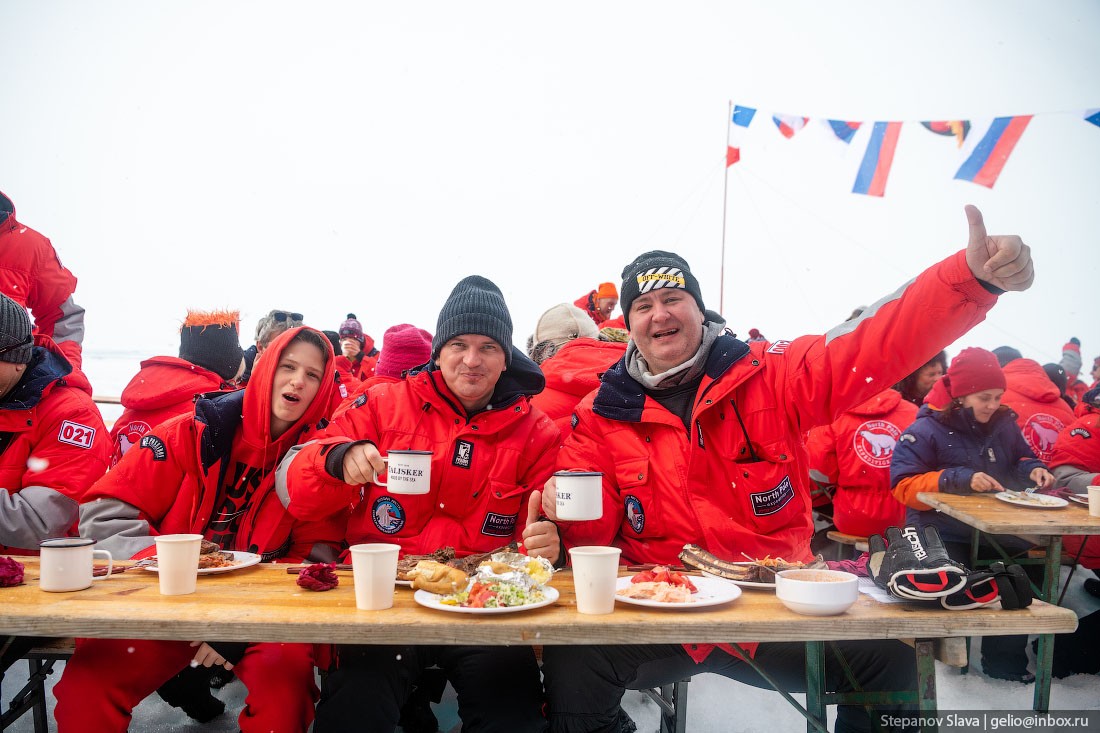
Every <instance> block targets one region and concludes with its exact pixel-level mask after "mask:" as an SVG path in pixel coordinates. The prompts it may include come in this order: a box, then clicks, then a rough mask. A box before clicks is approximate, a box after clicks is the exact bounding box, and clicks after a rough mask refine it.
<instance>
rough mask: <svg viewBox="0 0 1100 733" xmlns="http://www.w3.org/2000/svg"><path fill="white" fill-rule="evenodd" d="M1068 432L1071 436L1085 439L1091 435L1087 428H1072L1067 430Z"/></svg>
mask: <svg viewBox="0 0 1100 733" xmlns="http://www.w3.org/2000/svg"><path fill="white" fill-rule="evenodd" d="M1069 434H1070V437H1071V438H1084V439H1085V440H1088V439H1089V438H1091V437H1092V433H1090V432H1089V431H1088V430H1085V429H1084V428H1074V429H1073V430H1070V431H1069Z"/></svg>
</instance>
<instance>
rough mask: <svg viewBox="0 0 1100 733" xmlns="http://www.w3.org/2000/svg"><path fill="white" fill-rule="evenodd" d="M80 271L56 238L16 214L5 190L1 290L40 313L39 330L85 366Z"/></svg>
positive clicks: (0, 221)
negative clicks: (65, 261) (69, 265)
mask: <svg viewBox="0 0 1100 733" xmlns="http://www.w3.org/2000/svg"><path fill="white" fill-rule="evenodd" d="M74 290H76V277H75V276H74V275H73V274H72V273H71V272H69V271H68V270H67V269H66V268H65V266H64V265H62V264H61V260H60V259H59V258H58V256H57V252H56V251H54V248H53V245H52V244H50V240H49V239H47V238H46V237H44V236H42V235H41V234H39V233H38V232H36V231H35V230H33V229H31V228H30V227H29V226H27V225H25V224H21V223H19V222H18V221H17V220H16V218H15V204H13V203H12V200H11V199H10V198H8V197H7V196H5V195H4V194H3V193H2V192H0V293H3V294H4V295H7V296H8V297H9V298H11V299H12V300H14V301H15V302H16V303H19V305H21V306H23V307H24V308H27V309H29V310H30V311H31V313H33V314H34V335H35V336H36V337H37V336H45V337H46V338H48V339H50V340H51V341H53V342H54V343H55V344H57V346H58V348H60V349H61V353H62V354H64V355H65V358H66V359H67V360H68V361H69V363H70V364H72V365H73V368H75V369H79V368H80V366H81V344H82V343H83V342H84V309H83V308H81V307H80V306H79V305H77V304H76V303H74V302H73V291H74Z"/></svg>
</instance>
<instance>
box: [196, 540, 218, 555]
mask: <svg viewBox="0 0 1100 733" xmlns="http://www.w3.org/2000/svg"><path fill="white" fill-rule="evenodd" d="M220 549H222V546H221V545H219V544H218V543H217V542H211V541H210V540H202V541H201V542H199V554H200V555H209V554H210V553H212V552H217V551H219V550H220Z"/></svg>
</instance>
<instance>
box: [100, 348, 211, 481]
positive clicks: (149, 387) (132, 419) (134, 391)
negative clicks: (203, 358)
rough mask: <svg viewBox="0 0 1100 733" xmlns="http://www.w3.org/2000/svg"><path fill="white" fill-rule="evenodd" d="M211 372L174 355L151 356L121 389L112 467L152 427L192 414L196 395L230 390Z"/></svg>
mask: <svg viewBox="0 0 1100 733" xmlns="http://www.w3.org/2000/svg"><path fill="white" fill-rule="evenodd" d="M232 388H233V387H232V385H230V384H229V383H227V382H226V381H225V380H224V379H222V378H221V377H220V376H218V375H217V374H215V373H214V372H212V371H210V370H208V369H204V368H203V367H201V366H199V365H197V364H192V363H191V362H189V361H187V360H185V359H180V358H178V357H175V356H154V357H152V358H151V359H146V360H145V361H143V362H141V369H140V370H138V373H137V374H135V375H134V378H133V379H131V380H130V383H129V384H127V385H126V388H125V389H123V390H122V406H123V407H124V408H125V409H124V410H123V412H122V415H120V416H119V418H118V419H117V420H115V424H114V427H112V428H111V465H112V466H114V465H115V464H116V463H118V462H119V460H120V459H121V458H122V456H123V455H124V454H125V453H126V451H128V450H129V449H130V447H131V446H133V445H135V444H137V442H138V441H139V440H141V437H142V436H143V435H145V434H146V433H148V432H149V431H150V430H151V429H152V428H153V427H154V426H156V425H159V424H160V423H162V422H164V421H165V420H167V419H168V418H170V417H175V416H176V415H182V414H184V413H189V412H192V411H193V410H194V409H195V396H196V395H200V394H204V393H206V392H215V391H218V390H227V389H232Z"/></svg>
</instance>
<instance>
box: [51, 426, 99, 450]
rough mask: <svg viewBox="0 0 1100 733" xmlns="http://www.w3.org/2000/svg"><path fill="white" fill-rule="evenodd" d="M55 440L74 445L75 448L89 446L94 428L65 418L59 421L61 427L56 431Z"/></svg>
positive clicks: (92, 438)
mask: <svg viewBox="0 0 1100 733" xmlns="http://www.w3.org/2000/svg"><path fill="white" fill-rule="evenodd" d="M57 440H58V442H60V443H67V444H69V445H75V446H76V447H77V448H91V447H92V441H93V440H95V428H90V427H88V426H87V425H81V424H80V423H78V422H73V421H72V420H66V421H65V422H63V423H61V429H60V430H59V431H58V432H57Z"/></svg>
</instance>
